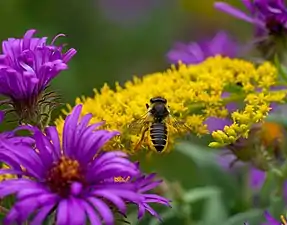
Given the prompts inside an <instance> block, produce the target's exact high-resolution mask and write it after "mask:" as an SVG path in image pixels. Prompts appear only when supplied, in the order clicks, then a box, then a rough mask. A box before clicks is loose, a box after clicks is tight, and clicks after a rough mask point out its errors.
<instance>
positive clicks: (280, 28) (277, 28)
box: [266, 16, 285, 35]
mask: <svg viewBox="0 0 287 225" xmlns="http://www.w3.org/2000/svg"><path fill="white" fill-rule="evenodd" d="M266 28H267V29H268V30H269V32H270V34H271V35H272V34H274V35H281V34H283V33H284V31H285V28H284V25H283V23H282V21H280V20H279V19H278V18H276V17H275V16H270V17H269V18H267V20H266Z"/></svg>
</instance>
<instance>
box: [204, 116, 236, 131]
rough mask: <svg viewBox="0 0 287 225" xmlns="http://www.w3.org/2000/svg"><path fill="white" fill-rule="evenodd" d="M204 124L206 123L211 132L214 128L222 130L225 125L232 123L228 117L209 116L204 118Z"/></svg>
mask: <svg viewBox="0 0 287 225" xmlns="http://www.w3.org/2000/svg"><path fill="white" fill-rule="evenodd" d="M204 124H206V125H207V129H208V131H209V132H210V133H212V132H213V131H216V130H223V128H224V127H225V126H230V125H231V124H232V121H231V120H229V119H222V118H216V117H209V118H207V119H206V120H205V122H204Z"/></svg>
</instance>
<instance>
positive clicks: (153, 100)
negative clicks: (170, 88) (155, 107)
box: [150, 96, 167, 104]
mask: <svg viewBox="0 0 287 225" xmlns="http://www.w3.org/2000/svg"><path fill="white" fill-rule="evenodd" d="M150 103H151V104H154V103H163V104H166V103H167V100H166V99H165V98H163V97H160V96H158V97H153V98H151V99H150Z"/></svg>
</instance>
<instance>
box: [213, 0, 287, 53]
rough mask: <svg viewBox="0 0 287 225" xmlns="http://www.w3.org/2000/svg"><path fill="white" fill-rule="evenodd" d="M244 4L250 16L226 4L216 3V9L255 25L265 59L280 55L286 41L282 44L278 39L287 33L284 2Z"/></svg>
mask: <svg viewBox="0 0 287 225" xmlns="http://www.w3.org/2000/svg"><path fill="white" fill-rule="evenodd" d="M242 3H243V4H244V6H245V7H246V9H247V10H248V11H249V15H248V14H246V13H244V12H242V11H241V10H239V9H236V8H234V7H233V6H231V5H229V4H228V3H225V2H216V3H215V8H217V9H219V10H221V11H223V12H226V13H228V14H230V15H232V16H234V17H237V18H239V19H241V20H244V21H246V22H249V23H252V24H254V26H255V36H256V37H257V38H259V40H262V41H259V42H258V48H259V50H260V51H262V53H263V54H265V57H266V54H268V56H269V55H270V56H272V57H273V56H274V54H275V53H280V52H279V50H280V48H282V44H284V41H283V43H282V42H281V41H279V40H278V38H284V37H285V36H286V32H287V8H286V6H285V4H284V0H253V1H251V0H242ZM274 38H275V39H274ZM276 44H277V45H276ZM276 47H277V48H276ZM284 47H286V46H285V44H284ZM271 50H272V51H271Z"/></svg>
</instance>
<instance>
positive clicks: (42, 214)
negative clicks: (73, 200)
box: [30, 204, 55, 225]
mask: <svg viewBox="0 0 287 225" xmlns="http://www.w3.org/2000/svg"><path fill="white" fill-rule="evenodd" d="M54 206H55V205H54V204H50V205H46V206H43V207H42V208H41V209H40V210H39V211H38V213H37V214H36V216H35V217H34V218H33V220H32V221H31V222H30V225H39V224H42V223H43V221H44V220H45V219H46V217H47V216H48V215H49V214H50V212H51V211H52V209H53V208H54Z"/></svg>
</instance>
